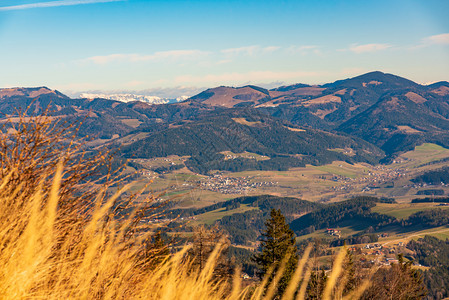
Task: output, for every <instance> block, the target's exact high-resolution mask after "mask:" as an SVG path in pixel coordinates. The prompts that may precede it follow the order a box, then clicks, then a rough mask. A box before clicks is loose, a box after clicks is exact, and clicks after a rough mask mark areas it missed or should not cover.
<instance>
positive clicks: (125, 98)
mask: <svg viewBox="0 0 449 300" xmlns="http://www.w3.org/2000/svg"><path fill="white" fill-rule="evenodd" d="M80 97H81V98H87V99H95V98H102V99H110V100H117V101H122V102H131V101H140V102H145V103H149V104H165V103H174V102H181V101H184V100H186V99H188V98H189V97H188V96H181V97H177V98H174V99H170V98H161V97H157V96H146V95H136V94H90V93H82V94H81V95H80Z"/></svg>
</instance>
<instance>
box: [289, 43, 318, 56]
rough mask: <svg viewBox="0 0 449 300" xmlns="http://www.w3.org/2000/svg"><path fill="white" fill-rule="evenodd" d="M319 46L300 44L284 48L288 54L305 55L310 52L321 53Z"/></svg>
mask: <svg viewBox="0 0 449 300" xmlns="http://www.w3.org/2000/svg"><path fill="white" fill-rule="evenodd" d="M320 48H321V47H319V46H317V45H302V46H290V47H288V48H287V49H286V50H287V52H288V53H290V54H297V53H299V54H302V55H307V54H310V53H314V54H321V50H320Z"/></svg>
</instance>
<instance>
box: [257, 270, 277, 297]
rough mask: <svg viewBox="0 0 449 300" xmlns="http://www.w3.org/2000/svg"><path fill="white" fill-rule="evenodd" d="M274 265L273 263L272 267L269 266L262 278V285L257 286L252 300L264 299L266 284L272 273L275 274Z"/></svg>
mask: <svg viewBox="0 0 449 300" xmlns="http://www.w3.org/2000/svg"><path fill="white" fill-rule="evenodd" d="M274 267H275V266H274V265H272V266H271V267H270V268H268V270H267V273H265V276H264V278H263V279H262V282H261V283H260V285H259V286H258V287H257V288H256V290H255V291H254V293H253V294H252V296H251V300H259V299H262V295H263V292H264V291H265V286H266V285H267V283H268V281H269V280H270V277H271V274H273V271H274Z"/></svg>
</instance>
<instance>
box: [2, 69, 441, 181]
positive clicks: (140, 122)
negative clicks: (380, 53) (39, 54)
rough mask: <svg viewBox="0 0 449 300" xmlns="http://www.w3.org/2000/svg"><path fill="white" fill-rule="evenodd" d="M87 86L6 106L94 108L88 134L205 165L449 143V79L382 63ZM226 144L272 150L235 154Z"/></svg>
mask: <svg viewBox="0 0 449 300" xmlns="http://www.w3.org/2000/svg"><path fill="white" fill-rule="evenodd" d="M85 96H86V98H82V99H70V98H69V97H67V96H65V95H63V94H61V93H60V92H58V91H53V90H51V89H48V88H46V87H40V88H9V89H0V112H1V113H3V114H4V115H5V117H10V116H14V115H15V114H16V112H17V110H20V109H22V110H25V109H26V108H28V111H27V112H28V114H30V115H31V114H37V113H40V112H42V111H43V110H44V109H45V108H47V107H48V108H49V109H50V111H51V114H52V115H53V116H55V117H57V118H68V119H82V118H85V120H84V121H83V125H82V126H81V129H80V134H81V135H89V136H92V135H93V136H98V137H99V138H101V139H102V140H100V142H101V141H102V142H103V143H104V145H105V146H107V147H111V148H113V147H118V146H121V148H122V154H123V155H124V156H127V157H136V158H151V157H156V156H166V155H171V154H178V155H183V156H189V157H190V158H189V159H188V160H187V161H186V165H187V166H188V167H189V168H190V169H191V170H194V171H197V172H202V173H207V172H209V171H210V170H213V169H218V170H220V169H222V170H226V169H227V170H245V169H285V168H288V167H289V166H300V165H304V164H306V163H311V164H323V163H328V162H330V161H333V160H346V161H348V162H355V161H365V162H369V163H375V162H377V161H379V160H381V159H386V160H388V159H391V158H394V157H395V156H397V155H398V154H399V153H401V152H403V151H407V150H410V149H412V148H413V147H414V146H416V145H419V144H421V143H424V142H432V143H437V144H439V145H442V146H444V147H449V134H448V132H449V131H448V129H449V83H448V82H446V81H442V82H438V83H434V84H431V85H420V84H417V83H415V82H413V81H410V80H408V79H405V78H401V77H398V76H395V75H391V74H385V73H382V72H371V73H367V74H364V75H361V76H357V77H354V78H350V79H345V80H339V81H336V82H333V83H328V84H324V85H316V86H311V85H306V84H295V85H290V86H282V87H278V88H275V89H271V90H267V89H264V88H260V87H257V86H251V85H249V86H244V87H239V88H234V87H224V86H222V87H217V88H211V89H207V90H205V91H203V92H201V93H199V94H197V95H195V96H193V97H191V98H189V99H186V100H184V101H181V102H175V103H162V104H158V105H152V104H150V103H161V102H164V101H165V100H163V99H161V98H158V99H156V98H151V97H150V98H141V99H142V100H144V101H139V100H138V99H139V97H136V95H114V96H113V95H109V96H108V97H109V98H115V100H110V99H104V98H105V97H106V95H85ZM97 96H99V97H97ZM137 96H139V95H137ZM121 97H123V98H121ZM136 98H137V101H135V99H136ZM117 100H120V101H117ZM224 151H231V152H234V153H240V152H245V151H247V152H251V153H256V154H260V155H263V156H267V157H269V160H262V161H256V160H251V159H248V158H239V159H234V160H227V159H225V158H224V155H223V152H224Z"/></svg>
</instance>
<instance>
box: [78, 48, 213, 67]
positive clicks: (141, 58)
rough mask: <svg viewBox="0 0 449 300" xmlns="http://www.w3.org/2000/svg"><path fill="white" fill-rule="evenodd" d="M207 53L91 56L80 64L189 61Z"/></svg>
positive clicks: (171, 52) (175, 51) (172, 51)
mask: <svg viewBox="0 0 449 300" xmlns="http://www.w3.org/2000/svg"><path fill="white" fill-rule="evenodd" d="M208 54H209V53H208V52H205V51H200V50H170V51H160V52H155V53H153V54H148V55H143V54H110V55H102V56H92V57H88V58H86V59H83V60H81V62H84V63H86V62H91V63H94V64H98V65H104V64H109V63H112V62H123V61H124V62H145V61H162V60H179V59H191V58H195V57H202V56H204V55H208Z"/></svg>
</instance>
